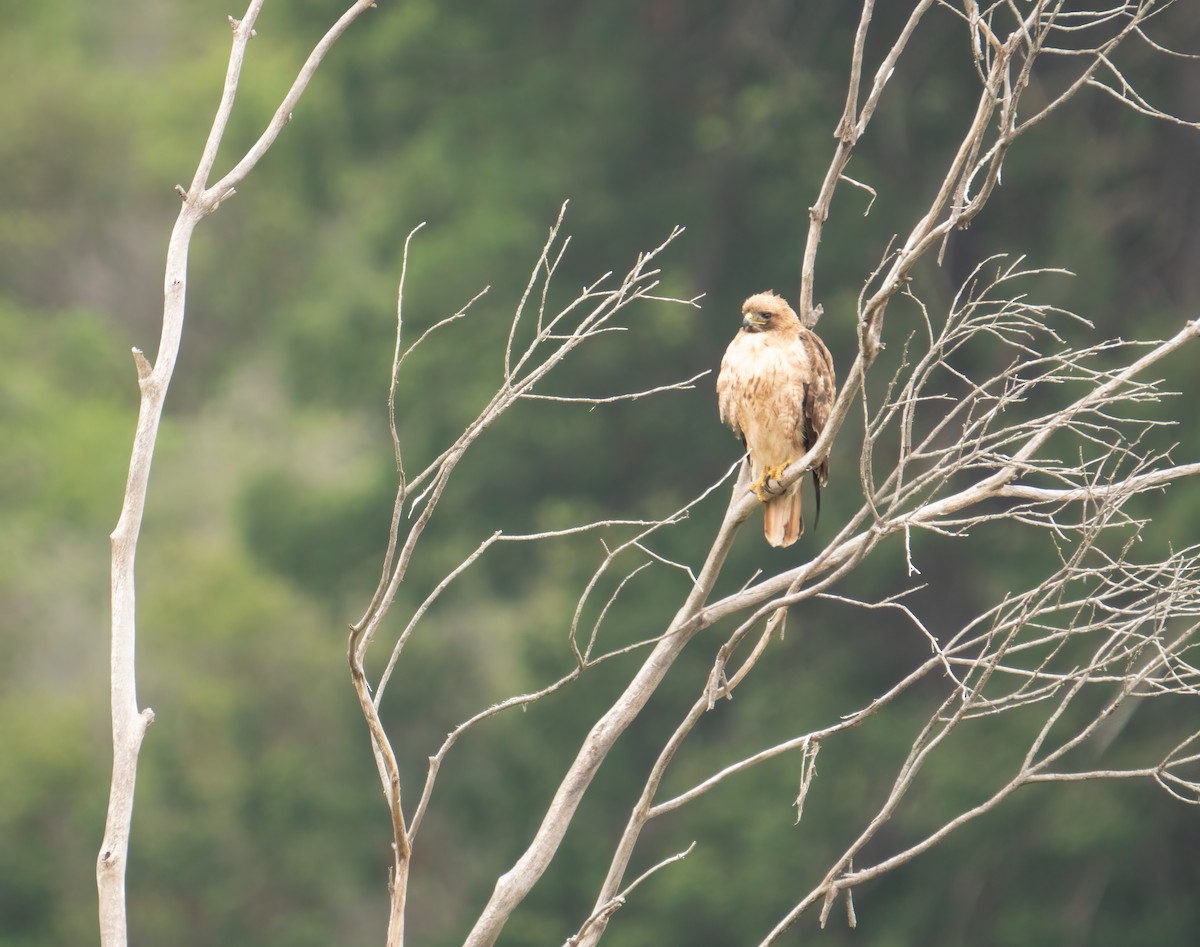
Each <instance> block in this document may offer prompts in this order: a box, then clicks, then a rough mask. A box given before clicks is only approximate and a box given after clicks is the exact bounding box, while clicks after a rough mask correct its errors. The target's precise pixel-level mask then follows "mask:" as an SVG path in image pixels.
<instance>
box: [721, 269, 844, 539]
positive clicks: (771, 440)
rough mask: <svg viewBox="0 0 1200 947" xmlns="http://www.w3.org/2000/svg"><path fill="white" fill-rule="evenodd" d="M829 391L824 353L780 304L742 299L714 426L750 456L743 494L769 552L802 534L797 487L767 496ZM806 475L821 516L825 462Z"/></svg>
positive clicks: (820, 415)
mask: <svg viewBox="0 0 1200 947" xmlns="http://www.w3.org/2000/svg"><path fill="white" fill-rule="evenodd" d="M835 389H836V383H835V380H834V374H833V360H832V359H831V358H830V357H829V350H828V349H827V348H825V343H824V342H822V341H821V340H820V339H819V338H817V334H816V333H815V332H813V331H812V330H811V329H807V328H805V327H804V326H802V325H801V324H800V320H799V319H798V318H797V316H796V313H794V312H793V311H792V307H791V306H789V305H788V304H787V302H786V301H785V300H784V299H783V297H782V296H776V295H775V294H774V293H759V294H758V295H757V296H751V297H750V298H749V299H747V300H746V302H745V304H744V305H743V306H742V327H741V329H739V330H738V334H737V335H735V336H734V337H733V341H732V342H730V343H729V348H728V349H727V350H726V351H725V357H724V358H723V359H722V360H721V373H720V375H718V376H717V399H718V402H719V404H720V408H721V420H722V421H724V422H725V423H726V424H728V425H729V426H730V427H731V428H733V431H734V433H735V434H737V436H738V438H739V439H740V440H741V442H742V443H743V444H744V445H745V447H746V450H747V451H749V454H750V475H751V477H752V478H753V482H752V483H751V486H750V489H751V490H753V491H754V494H755V496H757V497H758V498H759V499H760V500H762V502H763V504H764V506H763V533H764V534H765V535H766V537H767V542H769V543H770V544H771V545H772V546H790V545H791V544H792V543H794V542H795V541H796V540H797V539H798V538H799V537H800V534H801V533H803V532H804V523H803V521H802V520H801V519H800V481H796V482H795V483H794V484H792V486H791V487H789V488H788V489H787V491H786V492H784V493H776V492H774V491H772V489H771V483H770V482H771V481H772V480H778V479H779V478H780V477H781V476H782V475H783V471H784V468H785V467H787V465H788V464H790V463H791V462H792V461H794V460H799V459H800V458H801V457H802V456H803V455H804V454H805V452H806V451H808V449H809V448H810V447H812V445H813V444H815V443H816V440H817V438H818V437H819V436H820V434H821V430H822V429H823V428H824V427H825V422H826V421H827V420H828V418H829V409H830V408H831V407H832V405H833V399H834V393H835ZM812 475H813V483H814V484H815V485H816V489H817V516H820V515H821V487H822V486H824V485H825V484H826V483H828V482H829V461H828V458H825V459H823V460H822V461H821V462H820V463H819V464H817V465H816V466H815V467H813V472H812ZM777 489H778V484H776V490H777ZM814 522H815V520H814Z"/></svg>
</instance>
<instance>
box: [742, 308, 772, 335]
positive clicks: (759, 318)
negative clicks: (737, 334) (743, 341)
mask: <svg viewBox="0 0 1200 947" xmlns="http://www.w3.org/2000/svg"><path fill="white" fill-rule="evenodd" d="M766 324H767V319H766V317H765V316H764V315H763V314H762V313H760V312H748V313H746V314H745V315H744V316H742V328H743V329H749V330H750V331H751V332H757V331H758V330H759V329H761V328H762V327H763V326H765V325H766Z"/></svg>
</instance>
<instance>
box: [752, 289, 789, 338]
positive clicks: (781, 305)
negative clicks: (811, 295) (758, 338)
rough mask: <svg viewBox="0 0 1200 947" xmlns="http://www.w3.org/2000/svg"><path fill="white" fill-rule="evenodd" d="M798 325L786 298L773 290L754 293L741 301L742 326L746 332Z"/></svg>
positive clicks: (766, 330) (768, 330)
mask: <svg viewBox="0 0 1200 947" xmlns="http://www.w3.org/2000/svg"><path fill="white" fill-rule="evenodd" d="M799 326H800V320H799V319H798V318H797V316H796V313H795V312H793V311H792V307H791V306H789V305H788V304H787V300H785V299H784V298H783V297H782V296H777V295H776V294H775V293H773V292H766V293H756V294H755V295H753V296H751V297H750V298H749V299H747V300H746V301H745V302H744V303H742V328H743V329H745V330H746V331H747V332H775V331H778V330H780V329H785V330H786V329H796V328H799Z"/></svg>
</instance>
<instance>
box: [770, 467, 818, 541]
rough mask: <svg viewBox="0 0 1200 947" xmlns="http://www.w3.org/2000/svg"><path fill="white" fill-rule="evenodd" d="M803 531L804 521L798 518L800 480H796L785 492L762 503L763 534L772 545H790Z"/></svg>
mask: <svg viewBox="0 0 1200 947" xmlns="http://www.w3.org/2000/svg"><path fill="white" fill-rule="evenodd" d="M817 496H818V497H819V496H820V494H817ZM818 502H819V501H818ZM803 533H804V521H803V520H802V519H801V518H800V482H799V481H796V483H794V484H792V486H791V488H790V489H789V490H788V491H787V493H785V494H783V495H782V496H777V497H774V498H772V499H770V500H768V501H767V502H766V503H764V504H763V535H764V536H766V537H767V542H769V543H770V544H771V545H772V546H790V545H791V544H792V543H794V542H795V541H796V540H797V539H799V538H800V536H801V535H802V534H803Z"/></svg>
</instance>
